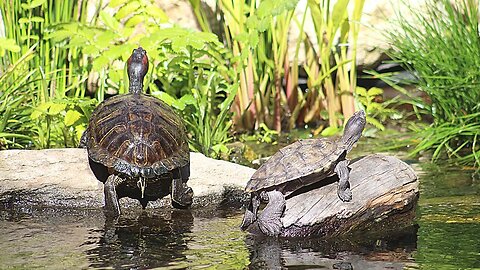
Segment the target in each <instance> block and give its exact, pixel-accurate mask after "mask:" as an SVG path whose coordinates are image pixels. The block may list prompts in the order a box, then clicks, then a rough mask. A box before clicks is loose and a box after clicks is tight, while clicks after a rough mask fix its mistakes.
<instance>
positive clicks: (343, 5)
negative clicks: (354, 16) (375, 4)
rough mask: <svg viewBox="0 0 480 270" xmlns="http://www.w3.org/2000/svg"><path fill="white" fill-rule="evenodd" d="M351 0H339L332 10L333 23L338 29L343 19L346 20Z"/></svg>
mask: <svg viewBox="0 0 480 270" xmlns="http://www.w3.org/2000/svg"><path fill="white" fill-rule="evenodd" d="M348 2H350V0H338V1H337V3H335V5H334V6H333V10H332V17H331V18H332V24H333V28H334V29H338V27H339V26H340V24H341V23H342V21H344V20H345V17H346V14H347V8H348Z"/></svg>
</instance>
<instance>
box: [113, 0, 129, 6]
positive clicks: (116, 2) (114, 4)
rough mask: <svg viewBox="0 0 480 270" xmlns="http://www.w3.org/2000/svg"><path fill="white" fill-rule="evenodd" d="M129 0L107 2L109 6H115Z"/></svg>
mask: <svg viewBox="0 0 480 270" xmlns="http://www.w3.org/2000/svg"><path fill="white" fill-rule="evenodd" d="M128 1H129V0H112V1H110V3H108V5H109V6H110V7H113V8H116V7H118V6H120V5H122V4H125V3H126V2H128Z"/></svg>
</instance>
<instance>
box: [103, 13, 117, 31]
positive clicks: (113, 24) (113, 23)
mask: <svg viewBox="0 0 480 270" xmlns="http://www.w3.org/2000/svg"><path fill="white" fill-rule="evenodd" d="M100 18H101V19H102V22H103V23H104V24H105V25H106V26H107V27H108V28H110V29H111V30H113V31H118V30H119V29H120V28H121V25H120V23H119V22H118V21H117V20H116V19H115V18H114V17H112V16H111V15H110V14H108V13H107V12H106V11H103V10H102V11H100Z"/></svg>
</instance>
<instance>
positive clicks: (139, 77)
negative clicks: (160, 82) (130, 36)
mask: <svg viewBox="0 0 480 270" xmlns="http://www.w3.org/2000/svg"><path fill="white" fill-rule="evenodd" d="M147 71H148V57H147V52H146V51H145V50H144V49H143V48H142V47H138V48H137V49H134V50H133V52H132V55H130V57H129V58H128V60H127V72H128V79H129V81H130V84H129V92H130V93H134V94H139V93H141V92H142V89H143V78H144V77H145V75H146V74H147Z"/></svg>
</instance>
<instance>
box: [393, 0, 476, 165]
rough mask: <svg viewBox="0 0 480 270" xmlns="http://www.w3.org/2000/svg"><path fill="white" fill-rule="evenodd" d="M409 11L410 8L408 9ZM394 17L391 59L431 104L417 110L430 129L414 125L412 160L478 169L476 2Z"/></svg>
mask: <svg viewBox="0 0 480 270" xmlns="http://www.w3.org/2000/svg"><path fill="white" fill-rule="evenodd" d="M407 6H408V5H407ZM408 12H409V13H410V14H413V19H412V20H407V19H405V16H402V14H398V16H397V21H396V22H395V25H396V26H397V27H396V29H395V31H390V32H389V33H388V37H389V40H390V42H391V44H392V51H391V52H390V55H391V56H392V58H393V59H394V60H396V61H397V62H399V63H402V64H403V65H404V67H405V68H406V69H408V70H410V71H411V73H412V74H414V76H415V77H416V81H417V85H418V88H419V90H421V91H423V92H424V93H426V94H427V95H428V98H429V102H423V103H422V104H420V106H421V107H423V108H424V109H426V110H427V115H428V116H430V115H431V116H432V117H433V123H432V124H424V123H421V122H420V123H419V122H412V123H411V125H410V129H411V130H412V131H413V133H412V138H411V139H409V140H407V141H406V143H408V144H410V143H412V142H413V143H414V145H416V147H415V149H414V150H413V152H412V154H419V153H421V152H424V151H431V152H432V158H433V159H434V160H436V159H439V158H445V157H447V158H453V159H456V160H459V161H461V162H463V163H465V164H468V165H471V166H477V167H478V166H479V165H480V152H479V151H480V144H479V142H478V139H479V138H480V113H479V110H480V102H479V101H480V70H479V69H478V67H479V66H480V43H479V24H478V22H479V19H480V18H479V7H478V3H477V1H473V0H463V1H455V2H452V1H449V0H440V1H433V0H429V1H427V3H426V9H425V10H424V11H423V12H419V11H418V10H414V9H410V10H408Z"/></svg>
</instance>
